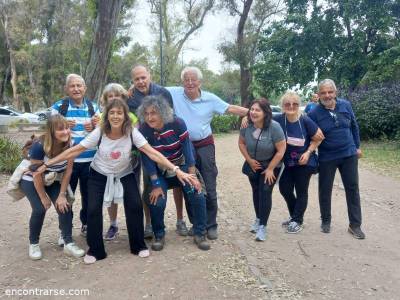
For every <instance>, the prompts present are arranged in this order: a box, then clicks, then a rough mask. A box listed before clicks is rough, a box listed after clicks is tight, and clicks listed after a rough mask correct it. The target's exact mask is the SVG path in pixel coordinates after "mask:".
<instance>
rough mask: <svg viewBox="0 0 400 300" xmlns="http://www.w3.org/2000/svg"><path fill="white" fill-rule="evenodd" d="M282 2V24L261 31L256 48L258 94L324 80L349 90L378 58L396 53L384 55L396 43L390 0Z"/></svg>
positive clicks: (392, 0) (393, 6)
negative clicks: (327, 78) (334, 82)
mask: <svg viewBox="0 0 400 300" xmlns="http://www.w3.org/2000/svg"><path fill="white" fill-rule="evenodd" d="M285 2H286V7H287V14H286V16H285V18H284V20H282V21H280V22H275V23H274V24H272V26H270V27H269V28H268V29H267V30H265V31H264V33H263V38H262V40H261V42H260V44H259V48H258V50H259V53H258V56H257V63H256V66H255V75H256V79H257V84H256V87H257V89H258V90H259V92H260V93H266V94H270V93H272V92H274V91H275V92H276V91H282V90H284V89H287V88H290V87H293V86H296V85H298V86H299V87H304V86H306V85H307V84H308V83H309V82H312V81H315V80H318V79H319V78H324V77H330V78H332V79H334V80H335V81H336V82H337V83H338V84H339V85H340V86H342V87H345V88H349V89H354V88H355V87H356V86H357V85H359V84H360V82H361V81H362V79H363V78H364V76H365V75H366V74H367V72H368V70H370V69H371V68H372V70H375V69H376V66H374V61H376V60H377V59H378V58H379V57H380V56H381V55H382V54H383V53H386V54H385V55H388V58H389V60H390V57H391V56H392V55H393V54H395V53H397V51H396V49H395V48H394V51H391V52H385V51H386V50H388V49H390V48H393V47H395V46H396V45H399V41H400V40H399V37H398V35H397V32H398V27H397V24H398V18H396V15H398V4H396V1H395V0H382V1H370V0H361V1H360V0H348V1H339V0H327V1H324V2H323V3H322V2H319V1H315V0H287V1H285ZM397 2H398V1H397ZM382 61H384V60H382ZM386 61H387V60H386ZM372 73H374V72H370V74H372ZM375 74H376V73H375Z"/></svg>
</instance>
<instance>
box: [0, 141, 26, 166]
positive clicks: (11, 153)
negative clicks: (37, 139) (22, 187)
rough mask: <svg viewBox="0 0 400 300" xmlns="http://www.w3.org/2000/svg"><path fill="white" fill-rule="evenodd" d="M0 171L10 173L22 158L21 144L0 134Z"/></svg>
mask: <svg viewBox="0 0 400 300" xmlns="http://www.w3.org/2000/svg"><path fill="white" fill-rule="evenodd" d="M0 153H1V155H0V172H7V173H12V172H14V169H15V168H16V167H17V165H18V164H19V163H20V162H21V160H22V154H21V153H22V152H21V146H20V145H18V144H17V143H15V142H13V141H11V140H10V139H8V138H6V137H2V136H0Z"/></svg>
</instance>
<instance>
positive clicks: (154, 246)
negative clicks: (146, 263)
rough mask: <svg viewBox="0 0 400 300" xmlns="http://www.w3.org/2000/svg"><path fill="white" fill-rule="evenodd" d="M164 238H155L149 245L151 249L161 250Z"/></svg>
mask: <svg viewBox="0 0 400 300" xmlns="http://www.w3.org/2000/svg"><path fill="white" fill-rule="evenodd" d="M164 244H165V238H164V237H162V238H155V240H154V242H153V244H152V245H151V249H152V250H154V251H161V250H162V249H163V248H164Z"/></svg>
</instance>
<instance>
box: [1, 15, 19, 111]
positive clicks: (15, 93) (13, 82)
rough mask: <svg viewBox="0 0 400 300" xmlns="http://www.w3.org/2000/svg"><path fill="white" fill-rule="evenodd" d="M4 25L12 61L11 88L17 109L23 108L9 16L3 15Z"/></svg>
mask: <svg viewBox="0 0 400 300" xmlns="http://www.w3.org/2000/svg"><path fill="white" fill-rule="evenodd" d="M2 25H3V28H4V36H5V38H6V45H7V50H8V54H9V59H10V68H11V80H10V83H11V87H12V90H13V100H14V103H15V105H16V106H17V108H19V109H20V108H21V105H20V103H19V99H18V89H17V67H16V65H15V60H14V53H13V49H12V45H11V40H10V34H9V32H8V16H7V15H5V14H4V15H3V19H2Z"/></svg>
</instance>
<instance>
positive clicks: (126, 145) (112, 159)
mask: <svg viewBox="0 0 400 300" xmlns="http://www.w3.org/2000/svg"><path fill="white" fill-rule="evenodd" d="M100 134H101V130H100V128H96V129H95V130H93V131H92V132H91V133H90V134H89V135H88V136H87V137H86V138H85V139H84V140H82V141H81V142H80V145H82V146H83V147H85V148H91V147H96V146H97V144H98V142H99V139H100ZM132 140H133V143H134V144H135V146H136V147H137V148H141V147H143V146H144V145H145V144H147V140H146V139H145V138H144V137H143V135H142V134H141V133H140V132H139V131H138V130H137V129H136V128H133V130H132ZM131 150H132V143H131V138H130V137H129V135H128V136H123V137H121V138H119V139H116V140H112V139H110V138H108V137H107V136H106V135H105V134H103V137H102V139H101V143H100V147H99V149H98V150H97V152H96V155H95V156H94V159H93V162H92V164H93V165H94V167H95V168H96V169H98V170H101V171H102V173H105V174H118V173H121V172H125V171H127V170H129V169H131V168H132V166H131V164H130V162H131Z"/></svg>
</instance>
